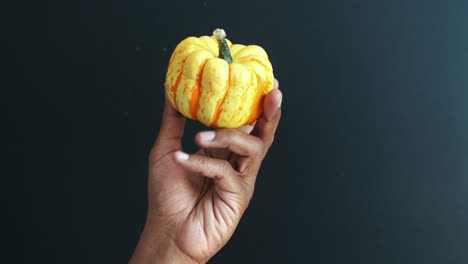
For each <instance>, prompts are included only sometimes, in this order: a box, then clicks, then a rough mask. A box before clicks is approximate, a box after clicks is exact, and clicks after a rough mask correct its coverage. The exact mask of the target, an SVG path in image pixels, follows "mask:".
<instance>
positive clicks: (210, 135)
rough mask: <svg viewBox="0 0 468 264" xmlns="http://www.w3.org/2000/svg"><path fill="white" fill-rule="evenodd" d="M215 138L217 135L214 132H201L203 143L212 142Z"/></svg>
mask: <svg viewBox="0 0 468 264" xmlns="http://www.w3.org/2000/svg"><path fill="white" fill-rule="evenodd" d="M215 137H216V133H215V132H214V131H204V132H200V139H201V140H202V141H212V140H213V139H214V138H215Z"/></svg>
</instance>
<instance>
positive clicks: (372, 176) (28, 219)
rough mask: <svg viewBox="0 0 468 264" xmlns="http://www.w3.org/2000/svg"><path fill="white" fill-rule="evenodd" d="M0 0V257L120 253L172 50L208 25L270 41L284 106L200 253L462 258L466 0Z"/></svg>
mask: <svg viewBox="0 0 468 264" xmlns="http://www.w3.org/2000/svg"><path fill="white" fill-rule="evenodd" d="M5 5H6V6H5V7H4V8H2V13H4V15H2V20H3V21H2V22H3V23H2V24H3V27H4V28H5V29H4V31H3V32H4V33H3V37H2V39H3V40H2V42H3V44H4V45H6V47H5V48H4V49H3V52H2V53H3V56H2V64H3V68H4V70H3V71H2V72H3V74H4V75H5V78H2V84H1V86H2V89H1V90H2V96H1V97H0V98H1V101H2V108H3V107H5V106H6V110H5V111H3V112H4V113H6V116H5V117H4V119H3V124H4V126H3V127H4V128H3V129H2V130H3V133H5V136H4V137H3V141H4V144H3V146H4V153H5V154H6V158H4V159H3V161H4V163H5V165H4V166H3V168H2V173H1V174H2V179H3V181H2V182H3V183H2V184H1V186H2V196H4V197H3V198H4V199H3V200H4V201H5V206H4V210H3V212H4V213H2V215H3V217H2V218H3V221H2V222H4V224H3V225H2V238H3V239H2V240H3V241H4V242H5V245H6V246H4V247H2V251H4V253H3V254H2V257H1V258H3V259H5V260H8V261H5V262H4V263H30V262H35V263H126V262H127V261H128V258H129V257H130V255H131V253H132V251H133V248H134V246H135V245H136V242H137V240H138V235H139V232H140V231H141V228H142V225H143V223H144V218H145V209H146V172H147V171H146V170H147V167H146V162H147V154H148V152H149V149H150V147H151V145H152V143H153V140H154V139H155V136H156V134H157V131H158V128H159V123H160V117H161V112H162V107H163V100H164V96H163V95H164V92H163V82H164V76H165V70H166V67H167V62H168V60H169V56H170V53H171V51H172V49H173V48H174V47H175V45H176V44H177V43H178V42H179V41H180V40H182V39H183V38H185V37H186V36H188V35H195V36H199V35H206V34H211V32H212V30H213V29H214V28H216V27H222V28H224V29H226V31H227V32H228V35H229V37H230V38H231V39H232V40H233V41H234V42H238V43H244V44H250V43H256V44H259V45H261V46H263V47H264V48H265V49H266V50H267V52H268V54H269V56H270V59H271V61H272V63H273V66H274V69H275V74H276V77H277V78H278V79H279V81H280V86H281V89H282V91H283V93H284V101H283V119H282V122H281V124H280V127H279V130H278V132H277V137H276V141H275V144H274V146H273V147H272V149H271V151H270V153H269V155H268V157H267V159H266V160H265V161H264V164H263V167H262V169H261V171H260V174H259V177H258V183H257V186H256V193H255V196H254V199H253V201H252V202H251V205H250V207H249V208H248V210H247V212H246V214H245V216H244V218H243V219H242V221H241V223H240V225H239V228H238V229H237V231H236V233H235V234H234V236H233V237H232V239H231V240H230V242H229V243H228V244H227V245H226V247H224V248H223V249H222V250H221V252H220V253H219V254H218V255H217V256H215V257H214V258H213V259H212V261H211V262H210V263H330V264H331V263H369V264H371V263H372V264H375V263H380V264H384V263H399V264H404V263H408V264H410V263H411V264H414V263H425V264H433V263H434V264H435V263H441V264H442V263H444V264H446V263H460V264H461V263H468V106H467V103H466V102H467V101H468V90H467V88H468V87H467V86H468V17H467V14H468V2H467V1H432V0H428V1H415V0H395V1H383V0H377V1H364V0H329V1H265V0H261V1H243V0H240V1H235V2H234V1H229V2H228V1H211V0H207V1H149V0H135V1H56V2H52V1H34V2H32V1H31V3H26V2H21V1H16V2H14V3H13V2H7V3H6V4H5ZM187 125H188V127H187V137H186V139H185V142H184V144H185V149H186V150H187V151H193V150H195V149H196V146H195V145H194V143H193V135H194V134H195V133H196V132H197V131H199V130H200V129H203V127H202V126H200V125H198V124H196V123H195V122H189V123H188V124H187ZM2 262H3V261H2Z"/></svg>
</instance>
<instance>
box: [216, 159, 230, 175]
mask: <svg viewBox="0 0 468 264" xmlns="http://www.w3.org/2000/svg"><path fill="white" fill-rule="evenodd" d="M219 169H220V171H221V173H223V174H226V173H228V172H230V171H231V169H232V167H231V164H230V163H229V162H228V161H227V160H223V161H221V162H220V164H219Z"/></svg>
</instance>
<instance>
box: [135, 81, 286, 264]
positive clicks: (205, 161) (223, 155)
mask: <svg viewBox="0 0 468 264" xmlns="http://www.w3.org/2000/svg"><path fill="white" fill-rule="evenodd" d="M281 99H282V94H281V92H280V91H279V89H278V82H277V81H275V87H274V89H273V90H272V91H271V92H270V93H269V94H268V95H267V96H266V97H265V100H264V105H263V114H262V116H261V117H260V118H259V119H258V120H257V122H256V125H255V127H253V126H244V127H242V128H239V129H218V130H215V131H204V132H200V133H198V134H197V135H196V137H195V141H196V143H197V144H198V145H199V146H200V147H201V150H200V151H198V152H197V153H195V154H192V155H189V154H186V153H184V152H182V151H181V149H182V145H181V139H182V136H183V131H184V124H185V118H184V117H183V116H182V115H181V114H179V113H178V112H177V111H176V110H175V109H174V108H173V107H172V105H171V104H170V103H169V102H168V101H167V100H166V106H165V109H164V114H163V120H162V125H161V129H160V132H159V135H158V138H157V140H156V143H155V145H154V146H153V148H152V150H151V153H150V160H149V181H148V199H149V200H148V214H147V219H146V224H145V228H144V230H143V232H142V234H141V237H140V241H139V242H138V246H137V248H136V250H135V252H134V254H133V256H132V260H131V263H205V262H207V261H208V260H209V259H210V258H211V257H213V256H214V255H215V254H216V253H217V252H218V251H219V250H220V249H221V248H222V247H223V246H224V245H225V244H226V243H227V241H228V240H229V239H230V238H231V236H232V234H233V233H234V230H235V229H236V227H237V225H238V223H239V220H240V219H241V217H242V215H243V213H244V211H245V209H246V208H247V206H248V204H249V202H250V199H251V198H252V195H253V191H254V185H255V180H256V177H257V173H258V170H259V168H260V165H261V162H262V160H263V159H264V157H265V155H266V153H267V151H268V149H269V148H270V146H271V144H272V142H273V139H274V134H275V131H276V128H277V126H278V123H279V120H280V116H281V109H280V104H281ZM250 133H251V134H250Z"/></svg>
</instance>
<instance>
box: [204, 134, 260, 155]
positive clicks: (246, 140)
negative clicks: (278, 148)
mask: <svg viewBox="0 0 468 264" xmlns="http://www.w3.org/2000/svg"><path fill="white" fill-rule="evenodd" d="M195 141H196V142H197V144H198V145H199V146H200V147H202V148H207V149H213V148H216V149H229V150H230V151H231V152H233V153H236V154H238V155H240V156H248V157H262V155H263V150H264V146H263V141H262V140H261V139H260V138H258V137H255V136H252V135H249V134H246V133H244V132H243V131H240V130H238V129H220V130H217V131H204V132H200V133H198V134H197V135H196V136H195Z"/></svg>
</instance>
